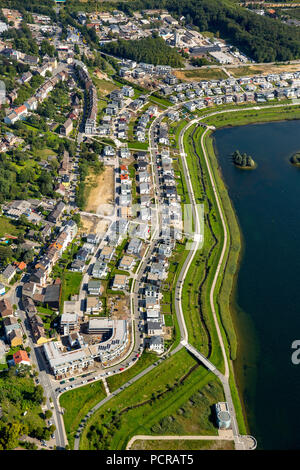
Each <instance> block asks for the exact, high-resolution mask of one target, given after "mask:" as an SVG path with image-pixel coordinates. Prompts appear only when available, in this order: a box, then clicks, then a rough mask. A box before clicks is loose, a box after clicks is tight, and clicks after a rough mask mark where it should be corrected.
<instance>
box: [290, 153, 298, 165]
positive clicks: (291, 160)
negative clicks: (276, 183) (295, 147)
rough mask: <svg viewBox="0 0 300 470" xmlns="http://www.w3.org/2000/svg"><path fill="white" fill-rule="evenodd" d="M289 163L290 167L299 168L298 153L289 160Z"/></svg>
mask: <svg viewBox="0 0 300 470" xmlns="http://www.w3.org/2000/svg"><path fill="white" fill-rule="evenodd" d="M290 162H291V164H292V165H295V166H300V152H297V153H295V154H294V155H293V156H292V157H291V158H290Z"/></svg>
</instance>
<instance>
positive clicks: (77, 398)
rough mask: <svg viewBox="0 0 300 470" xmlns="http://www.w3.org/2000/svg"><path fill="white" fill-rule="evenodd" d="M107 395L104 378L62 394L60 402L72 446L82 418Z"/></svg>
mask: <svg viewBox="0 0 300 470" xmlns="http://www.w3.org/2000/svg"><path fill="white" fill-rule="evenodd" d="M105 396H106V393H105V390H104V385H103V382H102V380H99V381H98V382H94V383H92V384H90V385H86V386H85V387H79V388H76V389H75V390H71V391H69V392H66V393H64V394H63V395H61V397H60V399H59V402H60V405H61V407H62V408H64V410H65V412H64V423H65V429H66V433H67V437H68V441H69V445H70V447H73V444H74V436H75V434H76V431H77V429H78V426H79V424H80V421H81V419H82V418H83V417H84V416H85V414H86V413H87V412H88V411H89V410H90V409H91V408H92V407H93V406H95V405H96V403H98V401H101V400H102V399H103V398H105Z"/></svg>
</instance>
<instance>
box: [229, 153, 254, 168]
mask: <svg viewBox="0 0 300 470" xmlns="http://www.w3.org/2000/svg"><path fill="white" fill-rule="evenodd" d="M232 161H233V163H234V164H235V165H236V166H238V167H240V168H245V169H254V168H256V164H255V162H254V160H253V158H252V157H250V155H247V154H246V153H243V154H241V153H240V151H239V150H236V151H235V152H233V154H232Z"/></svg>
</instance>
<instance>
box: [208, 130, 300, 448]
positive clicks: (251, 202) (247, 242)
mask: <svg viewBox="0 0 300 470" xmlns="http://www.w3.org/2000/svg"><path fill="white" fill-rule="evenodd" d="M214 144H215V149H216V153H217V155H218V160H219V164H220V167H221V169H222V174H223V178H224V181H225V183H226V185H227V187H228V192H229V196H230V197H231V200H232V202H233V206H234V208H235V211H236V214H237V218H238V221H239V224H240V227H241V232H242V238H243V253H242V260H241V266H240V270H239V273H238V281H237V292H236V303H237V314H236V317H237V318H236V324H237V333H238V336H239V359H238V361H236V364H235V370H236V374H237V376H238V382H239V384H240V387H241V388H242V390H243V399H244V404H245V407H246V414H247V419H248V422H249V427H250V431H251V434H253V435H254V436H255V437H256V439H257V441H258V447H259V448H260V449H300V432H299V430H300V429H299V428H300V364H299V365H294V364H292V362H291V354H292V352H293V350H292V349H291V344H292V342H293V341H294V340H296V339H299V340H300V282H299V280H300V253H299V245H300V208H299V207H300V205H299V202H300V168H296V167H294V166H292V165H291V164H290V163H289V158H290V156H291V155H292V154H293V153H295V152H296V151H299V150H300V121H286V122H275V123H266V124H255V125H247V126H240V127H233V128H224V129H219V130H217V131H216V132H215V133H214ZM236 149H238V150H240V152H241V153H243V152H246V153H247V154H249V155H251V156H252V157H253V159H254V161H255V162H256V163H257V169H256V170H253V171H244V170H240V169H238V168H236V167H235V166H234V165H233V163H232V161H231V159H230V155H231V154H232V153H233V152H234V151H235V150H236Z"/></svg>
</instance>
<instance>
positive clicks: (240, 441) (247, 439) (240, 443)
mask: <svg viewBox="0 0 300 470" xmlns="http://www.w3.org/2000/svg"><path fill="white" fill-rule="evenodd" d="M185 103H186V102H183V103H180V104H179V105H175V106H172V107H169V108H168V109H167V110H165V111H163V112H162V113H160V115H159V116H158V117H157V118H156V119H155V120H154V121H153V122H152V123H151V126H150V128H149V144H150V154H151V163H152V165H153V156H154V153H153V152H154V150H156V147H155V145H154V133H153V128H154V126H155V125H156V124H157V123H158V122H159V121H160V120H161V119H163V117H165V115H166V114H167V113H168V112H169V111H170V109H178V108H180V107H182V106H183V105H184V104H185ZM297 105H298V103H285V104H279V105H269V106H268V105H266V106H251V107H247V108H238V109H236V108H231V109H223V110H220V111H214V112H212V113H208V114H205V115H203V116H201V117H199V118H197V119H194V120H193V121H191V122H189V123H188V124H187V125H186V126H185V127H184V128H183V129H182V131H181V133H180V138H179V147H180V154H181V157H182V161H183V168H184V175H185V179H186V182H187V187H188V192H189V196H190V201H191V202H192V208H193V217H194V221H195V224H196V226H195V234H194V243H195V244H194V246H193V250H190V252H189V254H188V256H187V258H186V260H185V262H184V265H183V267H182V270H181V272H180V274H179V278H178V280H177V284H176V287H175V293H176V297H175V298H176V300H175V310H176V315H177V320H178V324H179V329H180V335H181V342H180V344H179V345H178V346H177V347H176V348H175V349H174V350H173V351H172V352H171V353H170V355H173V354H175V353H176V352H178V351H179V350H180V349H181V348H182V347H186V348H187V349H188V350H189V351H190V352H191V353H192V354H193V355H194V356H195V357H197V358H198V359H199V360H200V361H201V362H202V363H203V364H204V366H205V367H207V368H208V369H209V370H211V371H212V372H213V373H214V374H215V375H216V376H217V377H218V378H219V379H220V381H221V382H222V384H223V387H224V394H225V397H226V401H227V402H228V405H229V409H230V413H231V419H232V431H233V439H234V442H235V448H236V449H238V450H245V449H254V448H256V440H255V438H253V437H252V436H241V435H240V434H239V431H238V425H237V421H236V415H235V409H234V405H233V401H232V396H231V390H230V387H229V374H230V370H229V364H228V358H227V354H226V349H225V345H224V341H223V337H222V333H221V330H220V326H219V322H218V318H217V315H216V310H215V305H214V293H215V287H216V284H217V280H218V277H219V274H220V269H221V267H222V265H223V261H224V256H225V253H226V249H227V243H228V232H227V226H226V222H225V217H224V214H223V210H222V205H221V202H220V198H219V195H218V191H217V188H216V185H215V181H214V178H213V174H212V170H211V166H210V162H209V158H208V156H207V152H206V149H205V145H204V137H205V135H206V133H207V131H208V130H209V129H211V128H209V127H207V129H206V130H205V132H204V133H203V134H202V137H201V148H202V151H203V156H204V159H205V163H206V166H207V170H208V174H209V179H210V183H211V185H212V189H213V193H214V195H215V199H216V203H217V208H218V211H219V214H220V219H221V222H222V228H223V231H224V241H223V247H222V252H221V255H220V259H219V262H218V266H217V269H216V272H215V276H214V280H213V283H212V286H211V290H210V305H211V309H212V314H213V319H214V323H215V327H216V330H217V334H218V339H219V342H220V346H221V350H222V355H223V359H224V365H225V374H224V375H223V374H222V373H221V372H220V371H219V370H218V369H217V368H216V367H215V366H214V365H213V364H212V363H211V362H210V361H209V360H208V359H207V358H206V357H205V356H203V355H202V354H201V353H200V352H199V351H197V350H196V349H195V348H194V347H193V346H191V345H190V344H189V343H188V331H187V328H186V324H185V320H184V315H183V311H182V305H181V298H182V286H183V281H184V279H185V276H186V274H187V271H188V269H189V266H190V264H191V262H192V260H193V258H194V256H195V252H196V250H197V249H198V247H199V243H200V235H201V234H200V223H199V216H198V213H197V210H196V202H195V197H194V192H193V187H192V183H191V178H190V173H189V169H188V166H187V163H186V158H185V152H184V146H183V136H184V133H185V132H186V131H187V129H188V128H189V127H190V126H192V125H194V124H196V123H198V122H199V121H202V120H203V119H206V118H208V117H211V116H215V115H217V114H223V113H232V112H241V111H242V112H243V111H245V110H252V109H255V110H261V109H276V108H281V107H287V106H297ZM157 184H158V182H155V184H154V187H155V185H157ZM162 360H163V359H162V358H161V359H158V361H157V362H156V364H153V365H151V366H149V367H147V368H146V369H145V370H143V371H142V372H140V373H139V374H137V375H136V376H135V377H134V378H132V379H131V380H129V381H128V382H126V383H125V384H124V385H123V386H122V387H120V388H118V389H117V390H115V391H114V392H113V393H112V394H111V395H109V396H107V397H106V398H104V399H103V400H101V401H100V402H99V403H97V405H95V406H94V407H93V408H92V409H91V410H90V411H89V413H87V415H86V416H85V417H84V418H83V420H82V421H83V422H86V420H87V419H88V418H90V416H91V415H92V414H93V413H94V412H95V411H97V410H98V409H99V408H100V407H101V406H102V405H104V404H105V403H107V402H108V401H109V400H110V399H111V398H112V397H114V396H116V395H118V394H119V393H121V392H122V391H123V390H124V389H125V388H127V387H129V386H130V385H132V384H133V383H135V382H136V381H137V380H139V379H140V378H141V377H143V376H144V375H146V374H147V373H148V372H150V371H151V370H153V369H154V368H155V367H156V365H157V364H158V363H160V362H161V361H162ZM81 430H82V429H81V427H80V428H79V429H78V431H77V433H78V434H79V437H78V438H76V439H75V443H74V449H75V450H78V449H79V443H80V433H81ZM135 437H136V438H137V437H138V436H135ZM159 437H160V438H162V436H159ZM173 437H174V436H172V438H173ZM199 437H203V436H199ZM149 438H153V436H150V437H149ZM132 439H134V437H133V438H132ZM132 439H131V440H132ZM129 442H131V441H129Z"/></svg>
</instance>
